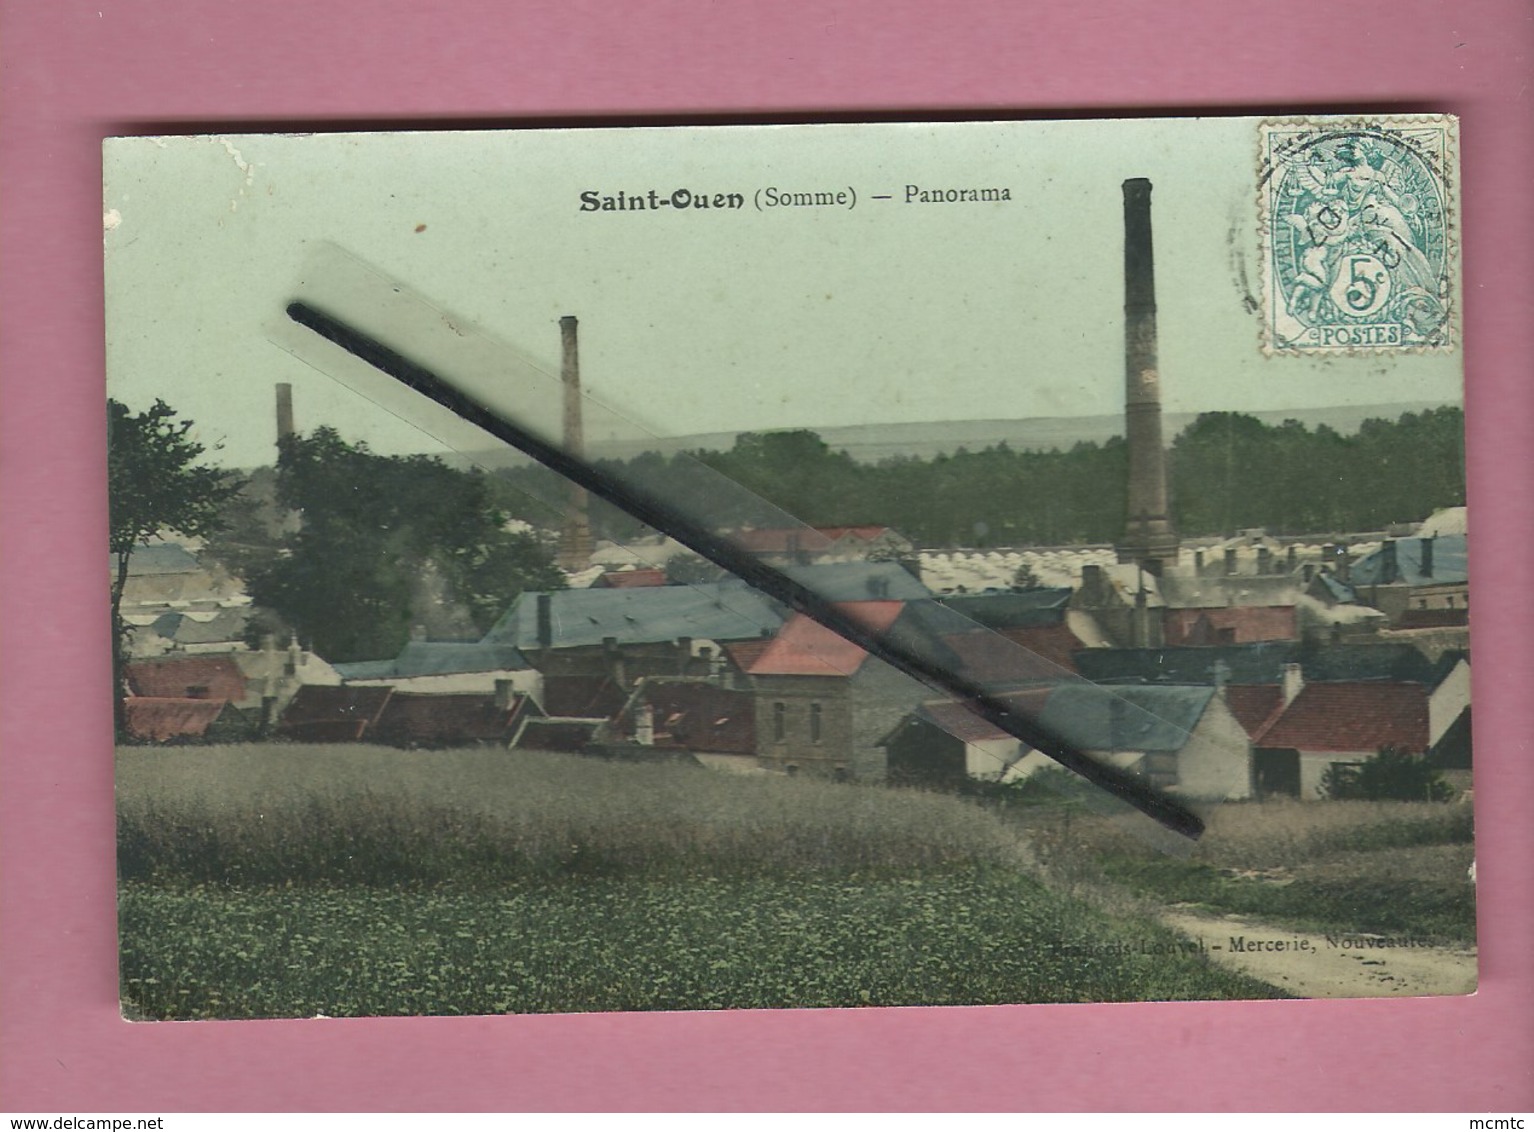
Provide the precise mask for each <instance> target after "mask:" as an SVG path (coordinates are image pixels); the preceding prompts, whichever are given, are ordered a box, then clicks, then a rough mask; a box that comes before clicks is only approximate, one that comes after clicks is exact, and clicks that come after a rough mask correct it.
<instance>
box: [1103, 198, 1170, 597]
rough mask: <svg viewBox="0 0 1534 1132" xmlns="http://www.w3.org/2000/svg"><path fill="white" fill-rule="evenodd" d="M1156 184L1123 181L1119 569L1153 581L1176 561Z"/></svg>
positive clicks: (1117, 547) (1117, 549)
mask: <svg viewBox="0 0 1534 1132" xmlns="http://www.w3.org/2000/svg"><path fill="white" fill-rule="evenodd" d="M1150 198H1151V183H1150V182H1149V181H1147V180H1146V179H1145V178H1143V177H1136V178H1133V179H1131V180H1128V181H1125V182H1124V428H1125V432H1126V435H1127V438H1128V441H1129V509H1128V521H1127V522H1126V523H1125V526H1124V537H1123V539H1122V540H1120V542H1119V544H1118V546H1116V547H1115V548H1114V549H1115V550H1116V551H1117V552H1118V560H1119V561H1120V562H1134V563H1138V564H1139V565H1140V566H1142V567H1143V568H1144V569H1146V570H1148V571H1149V572H1150V573H1152V574H1160V573H1161V572H1162V568H1163V567H1165V566H1167V565H1170V564H1172V563H1174V562H1176V561H1177V547H1178V539H1177V532H1176V531H1175V530H1173V528H1172V518H1171V511H1170V508H1169V507H1168V506H1167V485H1166V450H1165V449H1164V448H1163V447H1162V445H1161V376H1160V373H1159V371H1158V369H1157V363H1156V274H1155V266H1154V264H1155V256H1154V252H1153V250H1152V247H1151V208H1150Z"/></svg>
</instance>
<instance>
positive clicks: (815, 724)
mask: <svg viewBox="0 0 1534 1132" xmlns="http://www.w3.org/2000/svg"><path fill="white" fill-rule="evenodd" d="M810 742H811V743H818V742H820V705H819V704H811V705H810Z"/></svg>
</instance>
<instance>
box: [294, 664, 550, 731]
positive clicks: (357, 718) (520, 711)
mask: <svg viewBox="0 0 1534 1132" xmlns="http://www.w3.org/2000/svg"><path fill="white" fill-rule="evenodd" d="M542 714H543V713H542V711H541V710H540V709H539V707H538V705H537V704H536V703H534V702H533V701H532V699H531V698H530V697H528V696H526V695H524V694H522V693H519V692H517V691H515V690H514V689H513V688H512V687H511V685H510V682H508V681H502V683H501V684H500V685H499V686H498V687H497V688H496V690H495V691H493V692H491V693H489V694H481V693H448V694H433V693H420V692H401V691H397V690H396V689H394V688H392V687H389V686H387V685H369V686H354V685H340V686H324V685H308V686H306V687H303V688H300V689H299V691H298V694H297V695H295V696H294V697H293V700H292V702H291V703H289V704H288V706H287V708H286V710H285V711H284V712H283V713H282V718H281V721H280V723H279V726H278V732H277V733H278V735H279V737H281V738H283V739H286V740H289V741H290V742H295V743H378V744H381V745H385V746H393V747H404V748H459V747H481V746H493V747H511V746H515V745H516V743H517V740H518V738H519V736H520V733H521V731H522V729H523V728H524V727H525V726H526V724H527V723H528V721H530V720H532V719H535V718H538V717H540V716H541V715H542Z"/></svg>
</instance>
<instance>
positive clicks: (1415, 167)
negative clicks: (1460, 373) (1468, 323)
mask: <svg viewBox="0 0 1534 1132" xmlns="http://www.w3.org/2000/svg"><path fill="white" fill-rule="evenodd" d="M1258 129H1259V146H1260V164H1259V174H1258V207H1259V218H1260V229H1261V237H1262V269H1263V349H1264V351H1265V352H1266V353H1268V354H1300V353H1303V354H1317V353H1399V352H1418V351H1426V350H1443V349H1450V348H1452V347H1453V346H1454V345H1455V340H1456V337H1457V335H1456V331H1455V327H1456V323H1457V322H1458V311H1457V302H1458V293H1457V270H1458V249H1457V246H1456V245H1457V240H1456V234H1455V230H1454V229H1455V222H1456V220H1457V215H1458V209H1457V203H1458V202H1457V199H1456V197H1457V193H1458V178H1457V173H1456V157H1457V149H1458V146H1457V123H1456V120H1455V119H1454V118H1452V117H1449V116H1444V115H1420V116H1412V117H1394V118H1382V119H1371V120H1360V119H1352V118H1303V119H1287V120H1280V121H1264V122H1262V123H1261V124H1260V125H1259V127H1258Z"/></svg>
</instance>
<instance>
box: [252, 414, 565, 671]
mask: <svg viewBox="0 0 1534 1132" xmlns="http://www.w3.org/2000/svg"><path fill="white" fill-rule="evenodd" d="M277 498H278V501H279V502H280V503H281V504H282V505H283V506H284V507H286V508H289V509H291V510H292V511H294V512H296V513H297V515H298V516H299V529H298V530H297V531H296V532H295V533H293V534H291V535H290V536H288V537H287V538H286V539H285V542H284V546H283V551H282V553H281V554H280V555H279V556H278V557H277V558H275V559H274V560H273V561H272V562H271V563H270V564H269V565H267V566H266V567H265V568H262V569H258V570H257V571H256V572H255V573H254V574H253V575H252V576H251V577H249V578H247V582H248V583H249V587H250V592H251V596H252V597H253V598H254V599H255V600H256V602H257V603H258V604H260V605H262V606H265V607H267V608H269V609H271V610H273V611H274V612H276V613H277V614H278V615H279V616H280V617H282V618H283V619H284V620H285V621H287V622H288V623H290V624H292V625H293V626H294V627H295V628H296V629H297V631H298V632H299V634H300V635H301V636H303V637H305V638H307V639H308V640H309V641H310V642H312V645H313V647H314V649H315V650H316V651H317V652H318V653H320V655H322V656H324V657H325V658H326V659H328V660H336V661H347V660H363V659H377V658H382V657H388V656H394V655H395V654H396V653H398V652H399V650H400V648H401V647H402V646H403V645H404V644H405V642H406V641H407V640H408V639H409V636H410V629H411V627H412V626H413V625H415V624H425V625H426V626H427V628H428V630H431V631H434V632H439V633H441V632H445V633H449V634H452V635H455V636H478V635H479V634H481V633H483V632H484V631H485V630H487V629H488V628H489V627H490V626H491V625H492V624H493V623H494V622H495V620H496V618H497V617H499V616H500V614H501V613H502V612H503V611H504V610H505V608H506V606H507V605H509V604H510V603H511V601H512V599H514V598H515V597H516V596H517V595H518V594H519V593H521V592H522V591H523V590H525V589H557V588H560V587H562V586H563V585H564V577H563V575H561V574H560V572H559V571H558V569H557V568H556V567H555V566H554V562H553V556H552V554H551V551H550V548H549V547H548V546H546V545H545V544H544V543H543V542H542V541H541V540H540V539H539V538H538V537H537V536H536V535H534V534H532V533H531V532H529V531H525V530H522V531H519V530H515V529H512V528H511V525H510V523H509V520H508V516H507V515H506V513H505V511H504V510H502V509H501V507H500V506H498V505H497V502H496V498H495V490H494V488H493V486H492V484H491V482H490V481H489V480H488V479H487V477H485V476H484V475H483V474H481V473H479V472H478V471H472V472H463V471H459V470H458V469H456V468H451V467H449V466H448V465H446V464H444V463H443V462H442V461H441V460H439V459H437V458H435V457H430V456H407V457H397V456H379V455H376V454H375V453H373V452H371V451H369V449H368V447H367V445H366V444H349V443H347V442H346V441H344V440H342V439H341V437H340V435H339V434H338V433H337V432H336V431H335V430H334V429H330V428H320V429H316V430H315V431H314V432H313V433H312V434H310V435H309V436H307V437H292V438H289V439H287V440H284V441H283V442H282V448H281V454H280V457H279V459H278V464H277Z"/></svg>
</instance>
